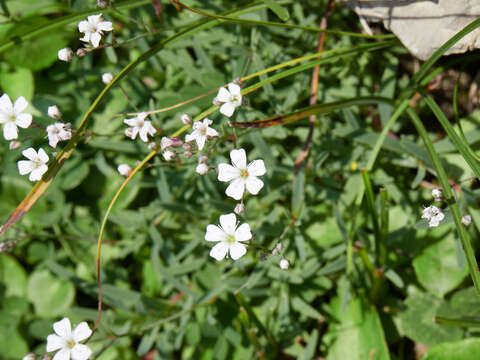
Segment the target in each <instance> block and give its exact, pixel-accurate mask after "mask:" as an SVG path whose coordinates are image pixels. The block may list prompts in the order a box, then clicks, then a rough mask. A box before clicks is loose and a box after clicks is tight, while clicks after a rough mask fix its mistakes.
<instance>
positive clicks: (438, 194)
mask: <svg viewBox="0 0 480 360" xmlns="http://www.w3.org/2000/svg"><path fill="white" fill-rule="evenodd" d="M432 196H433V198H434V199H435V201H442V196H443V194H442V189H433V190H432Z"/></svg>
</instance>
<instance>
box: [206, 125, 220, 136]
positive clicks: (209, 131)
mask: <svg viewBox="0 0 480 360" xmlns="http://www.w3.org/2000/svg"><path fill="white" fill-rule="evenodd" d="M206 135H207V136H211V137H214V136H218V132H217V130H215V129H212V128H211V127H209V128H207V134H206Z"/></svg>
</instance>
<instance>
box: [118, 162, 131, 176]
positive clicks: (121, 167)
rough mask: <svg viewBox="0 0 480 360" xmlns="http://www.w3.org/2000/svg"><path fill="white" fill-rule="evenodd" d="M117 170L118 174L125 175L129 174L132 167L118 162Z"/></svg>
mask: <svg viewBox="0 0 480 360" xmlns="http://www.w3.org/2000/svg"><path fill="white" fill-rule="evenodd" d="M117 170H118V173H119V174H120V175H122V176H125V177H127V176H128V175H130V172H131V171H132V167H131V166H130V165H128V164H120V165H118V167H117Z"/></svg>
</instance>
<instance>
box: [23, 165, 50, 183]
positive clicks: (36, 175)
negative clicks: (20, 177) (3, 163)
mask: <svg viewBox="0 0 480 360" xmlns="http://www.w3.org/2000/svg"><path fill="white" fill-rule="evenodd" d="M47 170H48V166H47V165H41V166H39V167H37V168H35V169H33V170H32V172H31V173H30V176H29V177H28V180H30V181H38V180H42V176H43V174H45V173H46V172H47Z"/></svg>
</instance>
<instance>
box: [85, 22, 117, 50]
mask: <svg viewBox="0 0 480 360" xmlns="http://www.w3.org/2000/svg"><path fill="white" fill-rule="evenodd" d="M112 30H113V25H112V23H111V22H110V21H103V18H102V14H99V15H90V16H89V17H88V18H87V20H83V21H80V22H79V23H78V31H80V32H82V33H84V34H85V35H84V36H83V37H82V38H80V41H83V42H91V43H92V45H93V47H98V45H99V44H100V40H102V35H103V31H112Z"/></svg>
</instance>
